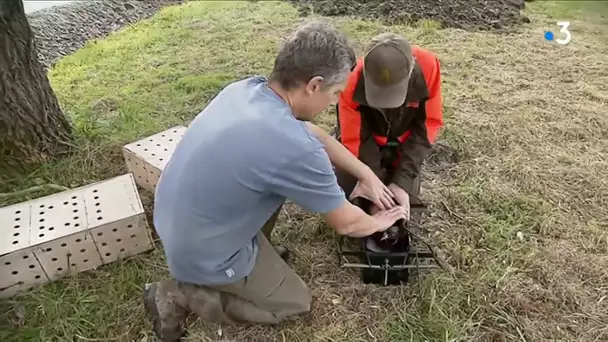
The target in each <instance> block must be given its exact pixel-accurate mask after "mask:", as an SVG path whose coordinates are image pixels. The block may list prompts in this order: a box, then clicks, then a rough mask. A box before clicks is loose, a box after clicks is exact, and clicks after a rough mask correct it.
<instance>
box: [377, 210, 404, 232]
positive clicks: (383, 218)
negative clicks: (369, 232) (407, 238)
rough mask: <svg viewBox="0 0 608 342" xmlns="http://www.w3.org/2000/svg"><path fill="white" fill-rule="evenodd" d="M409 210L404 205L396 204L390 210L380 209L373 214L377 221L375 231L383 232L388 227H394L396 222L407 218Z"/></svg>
mask: <svg viewBox="0 0 608 342" xmlns="http://www.w3.org/2000/svg"><path fill="white" fill-rule="evenodd" d="M407 211H408V210H406V208H405V207H402V206H395V207H393V208H391V209H388V210H380V211H378V212H376V213H375V214H373V215H372V217H373V218H374V221H375V223H376V229H375V230H374V232H383V231H385V230H387V229H388V228H390V227H392V226H393V224H395V222H397V221H399V220H401V219H404V220H405V219H406V215H408V213H407Z"/></svg>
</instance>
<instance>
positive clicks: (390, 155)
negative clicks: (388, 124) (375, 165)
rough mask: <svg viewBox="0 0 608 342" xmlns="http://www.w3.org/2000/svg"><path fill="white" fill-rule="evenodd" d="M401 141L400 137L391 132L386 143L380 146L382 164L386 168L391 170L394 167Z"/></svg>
mask: <svg viewBox="0 0 608 342" xmlns="http://www.w3.org/2000/svg"><path fill="white" fill-rule="evenodd" d="M400 145H401V143H400V142H399V139H397V137H396V136H395V135H394V134H391V133H390V132H389V135H388V137H387V139H386V145H384V146H380V155H381V159H380V165H381V166H382V168H384V169H388V170H391V169H393V164H394V163H395V161H396V160H397V158H398V157H399V146H400Z"/></svg>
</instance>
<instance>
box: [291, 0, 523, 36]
mask: <svg viewBox="0 0 608 342" xmlns="http://www.w3.org/2000/svg"><path fill="white" fill-rule="evenodd" d="M288 1H289V2H291V3H294V4H296V5H297V6H298V7H299V8H300V12H301V14H302V15H307V14H309V13H310V12H311V11H312V12H314V13H316V14H320V15H326V16H342V15H349V16H350V15H352V16H357V17H360V18H364V19H379V20H382V21H383V22H385V23H387V24H400V23H407V22H413V21H418V20H421V19H432V20H435V21H438V22H439V23H441V25H442V27H444V28H445V27H456V28H461V29H465V30H479V29H481V30H488V29H502V28H504V27H507V26H513V25H517V24H521V23H528V22H530V20H529V19H528V18H527V17H525V16H523V15H522V14H521V13H520V10H522V9H523V8H524V7H525V4H524V0H491V1H487V0H314V1H311V0H288Z"/></svg>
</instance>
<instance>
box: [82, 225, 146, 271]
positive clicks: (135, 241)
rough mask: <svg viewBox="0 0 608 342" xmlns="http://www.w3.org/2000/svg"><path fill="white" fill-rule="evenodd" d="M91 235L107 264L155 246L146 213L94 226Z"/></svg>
mask: <svg viewBox="0 0 608 342" xmlns="http://www.w3.org/2000/svg"><path fill="white" fill-rule="evenodd" d="M91 235H92V237H93V239H94V240H95V243H96V245H97V248H98V249H99V253H100V254H101V258H102V260H103V262H104V263H106V264H107V263H110V262H114V261H116V260H118V259H123V258H126V257H129V256H133V255H136V254H139V253H142V252H145V251H147V250H150V249H152V248H153V247H154V245H153V241H152V238H151V236H150V232H149V230H148V224H147V221H146V218H145V214H141V215H138V216H132V217H130V218H128V219H125V220H121V221H118V222H113V223H108V224H106V225H103V226H101V227H97V228H94V229H93V230H91Z"/></svg>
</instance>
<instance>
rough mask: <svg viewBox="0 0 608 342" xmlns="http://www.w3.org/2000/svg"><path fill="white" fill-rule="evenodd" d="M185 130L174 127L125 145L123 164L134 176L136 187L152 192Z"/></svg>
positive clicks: (181, 127) (184, 128) (180, 127)
mask: <svg viewBox="0 0 608 342" xmlns="http://www.w3.org/2000/svg"><path fill="white" fill-rule="evenodd" d="M186 130H187V128H186V127H183V126H176V127H172V128H170V129H168V130H165V131H163V132H160V133H156V134H154V135H152V136H149V137H146V138H143V139H141V140H138V141H135V142H133V143H130V144H127V145H125V147H124V151H125V152H124V156H125V162H126V163H127V168H128V169H129V171H130V172H132V173H133V174H134V175H135V181H136V182H137V185H139V186H141V187H142V188H144V189H146V190H148V191H151V192H154V190H155V189H156V184H157V183H158V179H159V177H160V174H161V173H162V171H163V170H164V168H165V166H166V165H167V162H168V161H169V159H170V158H171V156H172V155H173V152H174V151H175V148H176V146H177V144H178V143H179V141H180V140H181V138H182V137H183V135H184V133H185V132H186ZM142 169H144V170H145V171H146V176H144V175H143V174H142Z"/></svg>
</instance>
